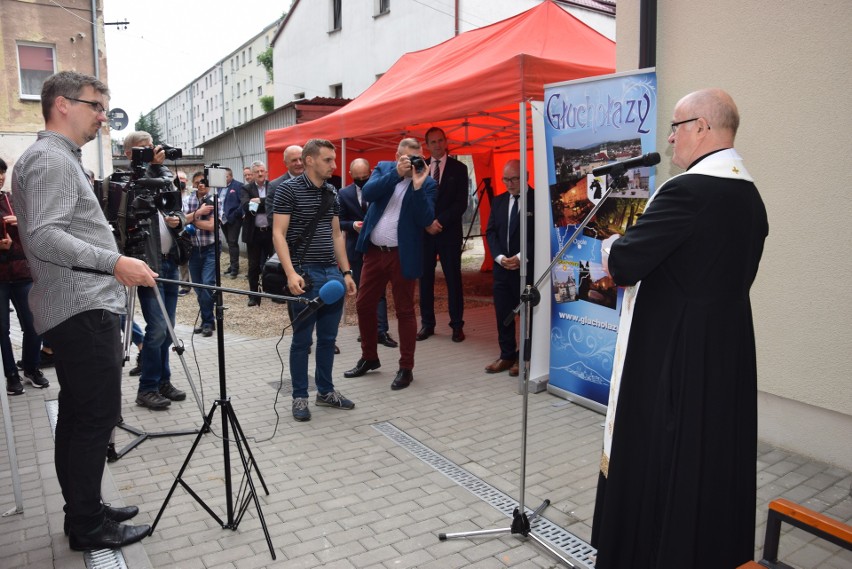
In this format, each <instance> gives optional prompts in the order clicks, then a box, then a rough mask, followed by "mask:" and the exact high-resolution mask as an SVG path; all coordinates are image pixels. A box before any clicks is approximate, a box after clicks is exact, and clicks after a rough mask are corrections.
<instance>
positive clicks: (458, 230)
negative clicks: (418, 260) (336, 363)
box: [417, 127, 468, 342]
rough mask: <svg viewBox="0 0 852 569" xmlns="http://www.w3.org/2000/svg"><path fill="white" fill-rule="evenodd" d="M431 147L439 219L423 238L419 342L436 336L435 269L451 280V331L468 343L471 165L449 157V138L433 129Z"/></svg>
mask: <svg viewBox="0 0 852 569" xmlns="http://www.w3.org/2000/svg"><path fill="white" fill-rule="evenodd" d="M426 146H427V147H428V148H429V154H430V156H431V158H430V159H429V173H430V174H431V176H432V178H434V180H435V181H436V182H437V183H438V191H437V195H436V197H435V220H434V221H433V222H432V224H431V225H429V226H428V227H427V228H426V230H425V234H424V235H423V275H422V276H421V277H420V324H421V327H420V331H419V332H418V333H417V339H418V340H425V339H426V338H428V337H429V336H431V335H433V334H434V333H435V266H436V265H437V259H436V257H440V259H441V269H443V271H444V279H446V281H447V296H448V297H449V310H450V328H452V329H453V342H462V341H464V293H463V291H462V277H461V246H462V216H463V215H464V212H465V211H466V210H467V201H468V199H467V198H468V177H467V166H465V165H464V164H462V163H461V162H459V161H458V160H456V159H454V158H451V157H450V156H449V155H448V154H447V136H446V135H445V134H444V131H443V130H441V129H440V128H437V127H432V128H430V129H429V130H427V131H426Z"/></svg>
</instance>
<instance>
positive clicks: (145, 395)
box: [136, 391, 172, 411]
mask: <svg viewBox="0 0 852 569" xmlns="http://www.w3.org/2000/svg"><path fill="white" fill-rule="evenodd" d="M136 404H137V405H140V406H142V407H147V408H148V409H152V410H154V411H160V410H162V409H166V408H167V407H168V406H169V405H171V404H172V402H171V401H169V400H168V399H166V398H165V397H163V396H162V395H160V394H159V393H158V392H157V391H144V392H142V393H137V394H136Z"/></svg>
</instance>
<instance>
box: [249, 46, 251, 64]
mask: <svg viewBox="0 0 852 569" xmlns="http://www.w3.org/2000/svg"><path fill="white" fill-rule="evenodd" d="M249 63H251V46H249Z"/></svg>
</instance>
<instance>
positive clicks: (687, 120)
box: [672, 117, 701, 134]
mask: <svg viewBox="0 0 852 569" xmlns="http://www.w3.org/2000/svg"><path fill="white" fill-rule="evenodd" d="M700 118H701V117H695V118H692V119H686V120H682V121H677V122H673V123H672V134H674V133H676V132H677V127H679V126H680V125H682V124H686V123H688V122H692V121H697V120H698V119H700Z"/></svg>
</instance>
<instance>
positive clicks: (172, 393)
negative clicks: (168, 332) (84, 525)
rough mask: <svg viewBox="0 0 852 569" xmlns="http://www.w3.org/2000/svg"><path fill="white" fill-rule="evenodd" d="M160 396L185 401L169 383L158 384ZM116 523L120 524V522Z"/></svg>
mask: <svg viewBox="0 0 852 569" xmlns="http://www.w3.org/2000/svg"><path fill="white" fill-rule="evenodd" d="M160 395H162V396H163V397H165V398H166V399H168V400H170V401H183V400H184V399H186V392H185V391H181V390H180V389H178V388H177V387H175V386H174V385H172V383H171V382H167V383H161V384H160ZM117 521H119V522H120V521H121V520H117Z"/></svg>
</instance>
